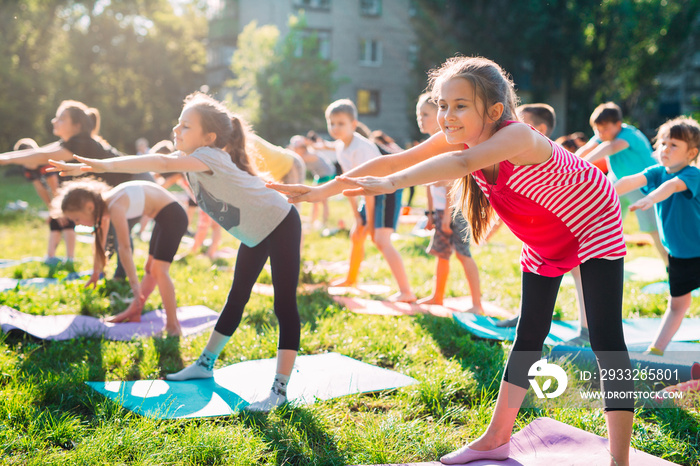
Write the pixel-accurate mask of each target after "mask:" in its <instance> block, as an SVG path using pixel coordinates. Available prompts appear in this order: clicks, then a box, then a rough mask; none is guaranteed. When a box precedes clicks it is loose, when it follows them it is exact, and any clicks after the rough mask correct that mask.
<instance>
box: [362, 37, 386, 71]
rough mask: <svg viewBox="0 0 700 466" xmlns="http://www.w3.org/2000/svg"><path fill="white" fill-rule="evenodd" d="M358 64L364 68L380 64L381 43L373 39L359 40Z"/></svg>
mask: <svg viewBox="0 0 700 466" xmlns="http://www.w3.org/2000/svg"><path fill="white" fill-rule="evenodd" d="M360 64H361V65H365V66H379V65H381V64H382V44H381V42H379V41H378V40H373V39H360Z"/></svg>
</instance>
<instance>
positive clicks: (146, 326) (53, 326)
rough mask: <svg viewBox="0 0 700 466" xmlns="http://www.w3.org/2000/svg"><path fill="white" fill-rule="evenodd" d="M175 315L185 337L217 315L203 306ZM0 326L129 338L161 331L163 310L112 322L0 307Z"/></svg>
mask: <svg viewBox="0 0 700 466" xmlns="http://www.w3.org/2000/svg"><path fill="white" fill-rule="evenodd" d="M177 318H178V320H179V321H180V327H181V328H182V334H183V336H189V335H195V334H197V333H201V332H204V331H205V330H207V329H210V328H212V327H213V326H214V324H216V320H217V319H218V318H219V314H218V313H217V312H214V311H212V310H211V309H209V308H208V307H206V306H184V307H180V308H178V309H177ZM0 327H2V331H3V332H9V331H11V330H15V331H16V330H19V331H22V332H25V333H28V334H29V335H32V336H34V337H36V338H40V339H42V340H70V339H73V338H80V337H94V338H105V339H106V340H119V341H129V340H131V339H133V338H141V337H150V336H154V335H158V334H160V333H161V332H163V330H165V311H163V310H162V309H159V310H157V311H151V312H147V313H146V314H143V315H142V316H141V322H125V323H121V324H112V323H107V322H104V321H103V320H100V319H98V318H96V317H90V316H81V315H66V314H61V315H49V316H39V315H32V314H25V313H23V312H20V311H17V310H15V309H12V308H10V307H7V306H0Z"/></svg>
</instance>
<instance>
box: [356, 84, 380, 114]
mask: <svg viewBox="0 0 700 466" xmlns="http://www.w3.org/2000/svg"><path fill="white" fill-rule="evenodd" d="M357 113H358V114H359V115H378V114H379V91H372V90H369V89H360V90H358V91H357Z"/></svg>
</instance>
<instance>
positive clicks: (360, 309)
mask: <svg viewBox="0 0 700 466" xmlns="http://www.w3.org/2000/svg"><path fill="white" fill-rule="evenodd" d="M333 299H334V300H335V301H336V302H338V303H339V304H342V305H343V306H345V307H347V308H348V309H349V310H351V311H353V312H355V313H357V314H373V315H385V316H405V315H416V314H431V315H434V316H437V317H452V314H453V313H455V312H466V311H467V310H469V309H470V308H471V307H472V299H471V297H469V296H462V297H459V298H446V299H445V300H444V302H443V305H442V306H440V305H436V304H416V303H394V302H390V301H377V300H372V299H364V298H354V297H346V296H334V297H333ZM481 304H482V307H483V308H484V313H485V314H486V315H487V316H493V317H506V318H510V317H512V316H513V315H514V314H515V312H512V311H507V310H505V309H503V308H501V307H499V306H497V305H496V304H493V303H489V302H482V303H481Z"/></svg>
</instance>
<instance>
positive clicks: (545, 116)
mask: <svg viewBox="0 0 700 466" xmlns="http://www.w3.org/2000/svg"><path fill="white" fill-rule="evenodd" d="M516 112H517V113H518V115H521V114H523V113H528V114H530V118H532V122H533V123H535V125H536V126H537V125H541V124H544V125H546V126H547V131H546V134H545V136H547V137H549V135H550V134H552V131H554V127H555V126H556V125H557V116H556V113H554V109H553V108H552V107H551V105H547V104H525V105H521V106H520V107H518V108H517V109H516Z"/></svg>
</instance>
